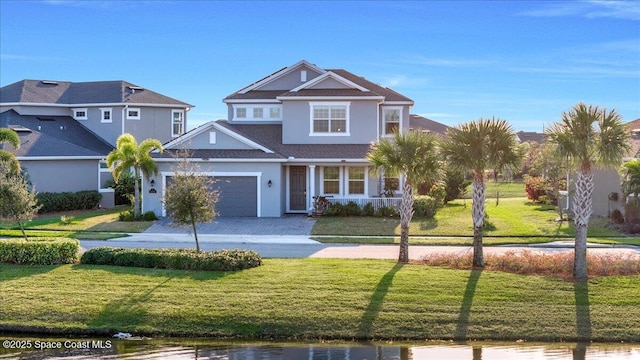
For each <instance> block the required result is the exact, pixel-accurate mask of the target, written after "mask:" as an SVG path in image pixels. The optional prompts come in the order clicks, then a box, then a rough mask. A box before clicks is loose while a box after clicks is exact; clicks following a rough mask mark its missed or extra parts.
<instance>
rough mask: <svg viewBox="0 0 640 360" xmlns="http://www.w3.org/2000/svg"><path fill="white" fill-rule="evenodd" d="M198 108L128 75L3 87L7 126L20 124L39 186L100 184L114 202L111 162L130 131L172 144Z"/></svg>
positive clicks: (0, 97)
mask: <svg viewBox="0 0 640 360" xmlns="http://www.w3.org/2000/svg"><path fill="white" fill-rule="evenodd" d="M191 107H193V106H192V105H189V104H187V103H184V102H182V101H178V100H175V99H172V98H170V97H167V96H164V95H161V94H158V93H156V92H153V91H151V90H148V89H145V88H142V87H140V86H137V85H134V84H131V83H128V82H125V81H96V82H67V81H45V80H22V81H19V82H16V83H13V84H10V85H7V86H3V87H2V88H0V127H8V128H12V129H14V130H15V131H16V132H17V133H18V135H19V137H20V143H21V146H20V148H19V149H17V150H16V149H11V148H7V150H9V151H11V152H13V153H14V154H15V155H16V156H17V158H18V160H19V161H20V163H21V165H22V167H23V168H25V169H26V170H27V172H28V174H29V177H30V180H31V182H32V183H33V184H34V186H35V188H36V190H37V191H40V192H63V191H80V190H99V191H100V192H102V193H103V206H107V207H108V206H112V205H113V190H112V189H108V188H106V183H107V181H108V180H109V179H111V174H110V172H109V169H107V168H106V166H105V164H104V159H105V158H106V156H107V154H108V153H109V152H110V151H111V150H113V149H114V147H115V144H116V139H117V138H118V136H119V135H121V134H123V133H125V132H126V133H131V134H133V135H134V136H135V138H136V139H137V140H138V141H142V140H144V139H147V138H155V139H159V140H160V141H162V142H169V141H171V140H172V139H175V138H177V137H178V136H180V135H182V134H184V132H185V129H186V126H187V111H189V109H190V108H191Z"/></svg>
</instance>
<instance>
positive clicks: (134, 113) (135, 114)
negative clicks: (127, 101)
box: [127, 108, 140, 120]
mask: <svg viewBox="0 0 640 360" xmlns="http://www.w3.org/2000/svg"><path fill="white" fill-rule="evenodd" d="M127 120H140V109H136V108H128V109H127Z"/></svg>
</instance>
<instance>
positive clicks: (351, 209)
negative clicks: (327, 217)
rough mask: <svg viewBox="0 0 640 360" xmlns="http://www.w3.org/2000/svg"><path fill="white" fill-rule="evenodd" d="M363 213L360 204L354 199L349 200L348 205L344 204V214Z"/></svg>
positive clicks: (356, 214)
mask: <svg viewBox="0 0 640 360" xmlns="http://www.w3.org/2000/svg"><path fill="white" fill-rule="evenodd" d="M361 213H362V210H360V206H359V205H358V204H356V203H355V202H353V201H349V202H348V203H347V205H345V206H344V213H343V215H344V216H358V215H360V214H361Z"/></svg>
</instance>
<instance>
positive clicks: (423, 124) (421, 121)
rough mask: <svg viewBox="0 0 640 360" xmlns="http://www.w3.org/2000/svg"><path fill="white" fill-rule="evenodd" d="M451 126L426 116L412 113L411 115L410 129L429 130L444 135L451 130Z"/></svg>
mask: <svg viewBox="0 0 640 360" xmlns="http://www.w3.org/2000/svg"><path fill="white" fill-rule="evenodd" d="M449 128H450V127H449V126H447V125H445V124H442V123H439V122H437V121H433V120H431V119H427V118H426V117H423V116H420V115H415V114H411V115H409V129H410V130H414V131H427V132H430V133H433V134H436V135H438V136H440V137H444V136H445V134H446V133H447V130H449Z"/></svg>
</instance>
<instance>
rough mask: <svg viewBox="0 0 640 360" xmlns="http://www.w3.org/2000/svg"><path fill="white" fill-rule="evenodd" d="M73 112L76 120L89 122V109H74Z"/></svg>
mask: <svg viewBox="0 0 640 360" xmlns="http://www.w3.org/2000/svg"><path fill="white" fill-rule="evenodd" d="M72 111H73V118H74V119H76V120H87V119H89V115H88V114H89V112H88V110H87V108H82V109H72Z"/></svg>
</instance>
